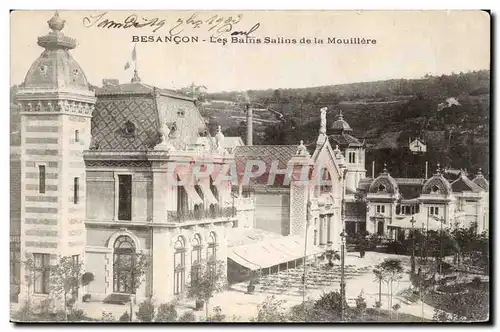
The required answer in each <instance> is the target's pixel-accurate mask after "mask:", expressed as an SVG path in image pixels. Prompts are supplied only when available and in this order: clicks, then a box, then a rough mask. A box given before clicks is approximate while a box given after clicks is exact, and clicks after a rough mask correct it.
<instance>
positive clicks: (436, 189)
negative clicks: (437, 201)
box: [431, 186, 439, 194]
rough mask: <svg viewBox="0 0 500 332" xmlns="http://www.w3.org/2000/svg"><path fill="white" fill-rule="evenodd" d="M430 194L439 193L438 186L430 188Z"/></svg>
mask: <svg viewBox="0 0 500 332" xmlns="http://www.w3.org/2000/svg"><path fill="white" fill-rule="evenodd" d="M431 191H432V193H435V194H436V193H439V187H438V186H432V188H431Z"/></svg>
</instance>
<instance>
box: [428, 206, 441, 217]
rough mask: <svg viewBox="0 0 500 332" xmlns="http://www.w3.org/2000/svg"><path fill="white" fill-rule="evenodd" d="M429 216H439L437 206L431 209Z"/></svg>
mask: <svg viewBox="0 0 500 332" xmlns="http://www.w3.org/2000/svg"><path fill="white" fill-rule="evenodd" d="M429 214H431V215H434V216H437V215H439V207H437V206H431V207H429Z"/></svg>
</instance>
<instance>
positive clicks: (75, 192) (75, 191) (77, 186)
mask: <svg viewBox="0 0 500 332" xmlns="http://www.w3.org/2000/svg"><path fill="white" fill-rule="evenodd" d="M79 181H80V179H79V178H74V179H73V203H74V204H78V202H79V201H80V195H79V194H78V193H79V190H80V183H79Z"/></svg>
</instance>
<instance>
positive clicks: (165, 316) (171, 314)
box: [155, 303, 177, 322]
mask: <svg viewBox="0 0 500 332" xmlns="http://www.w3.org/2000/svg"><path fill="white" fill-rule="evenodd" d="M176 319H177V310H175V307H174V305H173V304H169V303H162V304H161V305H160V306H159V307H158V311H157V312H156V318H155V322H175V320H176Z"/></svg>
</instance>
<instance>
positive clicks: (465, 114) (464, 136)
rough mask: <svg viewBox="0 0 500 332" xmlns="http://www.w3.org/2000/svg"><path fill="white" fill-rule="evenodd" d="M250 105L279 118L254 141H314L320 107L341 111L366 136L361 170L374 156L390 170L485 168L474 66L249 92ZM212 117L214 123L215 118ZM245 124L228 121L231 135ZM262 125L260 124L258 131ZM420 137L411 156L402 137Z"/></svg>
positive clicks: (486, 80) (484, 118)
mask: <svg viewBox="0 0 500 332" xmlns="http://www.w3.org/2000/svg"><path fill="white" fill-rule="evenodd" d="M247 93H248V96H249V97H250V99H251V101H252V103H258V104H261V105H265V106H266V107H268V108H270V109H272V110H277V111H279V112H280V113H282V114H283V121H282V122H280V123H279V124H277V125H271V126H267V127H266V128H264V135H263V136H260V137H257V138H256V139H254V143H255V144H298V142H299V141H300V140H301V139H302V140H304V141H305V142H307V143H310V144H311V143H314V141H315V139H316V137H317V132H318V128H319V109H320V108H321V107H324V106H326V107H328V115H327V116H328V121H329V123H330V122H331V121H333V120H334V119H335V117H336V115H337V114H338V110H342V112H343V114H344V119H346V120H347V121H348V123H349V124H350V125H351V127H352V128H353V129H354V133H353V134H354V136H356V137H358V138H359V139H361V140H365V142H366V145H367V168H371V167H369V166H368V165H369V164H371V162H372V161H375V162H376V173H377V172H379V171H380V170H381V169H382V167H383V166H382V165H383V163H384V162H386V163H387V164H388V167H389V169H390V170H391V172H392V173H393V174H394V175H395V176H422V175H423V169H424V165H425V161H426V160H427V161H429V164H430V169H431V171H434V170H435V167H436V164H437V163H438V162H439V163H440V164H441V165H443V166H445V165H446V166H450V167H453V168H467V169H469V170H470V171H471V172H475V171H476V170H477V169H478V168H479V167H482V168H483V172H486V173H487V172H488V170H489V122H490V116H489V115H490V72H489V71H488V70H481V71H475V72H469V73H460V74H453V75H442V76H426V77H424V78H422V79H416V80H387V81H378V82H367V83H353V84H342V85H332V86H323V87H312V88H304V89H279V90H260V91H248V92H247ZM240 94H241V93H239V92H222V93H216V94H209V95H208V96H207V97H206V98H207V99H211V98H213V99H224V100H232V101H235V102H236V101H237V100H238V96H239V95H240ZM449 97H453V98H455V99H456V100H457V101H458V102H459V103H460V106H455V105H454V106H451V107H447V108H445V109H443V110H441V111H438V110H437V109H438V105H439V104H441V103H443V102H445V101H446V99H447V98H449ZM211 121H213V122H216V121H217V116H213V118H212V119H211ZM244 125H245V124H244V123H243V124H238V123H235V124H234V126H235V128H230V129H228V130H226V131H229V132H230V133H231V134H238V133H242V135H241V136H242V137H243V138H244V133H245V131H244V129H245V128H244ZM260 130H262V128H261V129H260ZM416 136H420V137H421V138H422V139H424V140H425V141H426V143H427V145H428V153H427V154H426V155H424V156H414V155H411V154H410V153H409V151H408V150H407V148H406V147H407V144H408V138H410V137H412V138H414V137H416Z"/></svg>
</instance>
